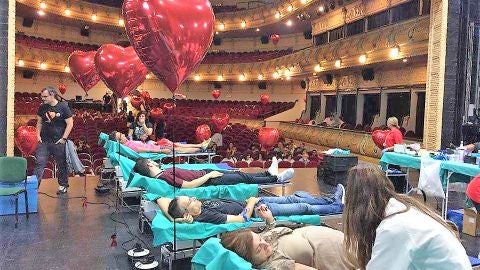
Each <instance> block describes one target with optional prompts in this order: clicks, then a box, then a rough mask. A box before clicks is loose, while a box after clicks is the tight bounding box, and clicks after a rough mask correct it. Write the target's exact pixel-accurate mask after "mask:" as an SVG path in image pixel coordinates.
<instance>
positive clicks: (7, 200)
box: [0, 175, 38, 216]
mask: <svg viewBox="0 0 480 270" xmlns="http://www.w3.org/2000/svg"><path fill="white" fill-rule="evenodd" d="M23 185H24V182H23V181H22V182H20V183H17V184H15V185H12V184H7V183H3V182H1V179H0V187H23ZM27 196H28V212H29V213H36V212H37V211H38V181H37V177H36V176H35V175H32V176H28V178H27ZM18 213H19V214H25V195H24V194H23V193H22V194H20V195H19V196H18ZM14 214H15V197H14V196H1V197H0V216H4V215H14Z"/></svg>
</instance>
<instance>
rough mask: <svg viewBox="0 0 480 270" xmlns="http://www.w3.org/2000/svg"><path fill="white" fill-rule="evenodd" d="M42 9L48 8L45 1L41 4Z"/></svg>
mask: <svg viewBox="0 0 480 270" xmlns="http://www.w3.org/2000/svg"><path fill="white" fill-rule="evenodd" d="M40 8H41V9H46V8H47V4H45V2H44V1H42V2H40Z"/></svg>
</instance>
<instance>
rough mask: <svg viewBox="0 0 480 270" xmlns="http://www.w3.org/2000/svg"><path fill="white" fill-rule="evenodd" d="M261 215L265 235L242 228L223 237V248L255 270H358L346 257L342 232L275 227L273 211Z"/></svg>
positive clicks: (221, 239)
mask: <svg viewBox="0 0 480 270" xmlns="http://www.w3.org/2000/svg"><path fill="white" fill-rule="evenodd" d="M259 215H261V216H262V218H263V219H264V220H265V221H266V223H267V227H266V230H264V231H263V232H262V233H259V234H258V233H255V232H253V231H252V230H250V229H242V230H237V231H233V232H227V233H224V234H222V235H221V236H220V242H221V244H222V246H223V247H225V248H226V249H229V250H230V251H233V252H235V253H237V254H238V255H239V256H240V257H242V258H243V259H245V260H246V261H248V262H250V263H251V264H252V265H253V267H255V269H292V270H294V269H295V270H300V269H306V270H310V269H311V270H313V269H322V270H353V269H355V268H354V267H353V265H351V264H350V263H349V262H348V259H347V257H346V255H345V251H344V249H343V238H344V235H343V233H342V232H340V231H337V230H334V229H331V228H328V227H325V226H306V227H302V228H297V229H294V230H292V229H290V228H285V227H277V228H275V219H274V218H273V215H272V212H271V211H270V210H269V209H266V210H265V211H261V214H259Z"/></svg>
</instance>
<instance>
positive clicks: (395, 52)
mask: <svg viewBox="0 0 480 270" xmlns="http://www.w3.org/2000/svg"><path fill="white" fill-rule="evenodd" d="M399 54H400V48H399V47H398V46H395V47H393V48H391V49H390V58H397V57H398V55H399Z"/></svg>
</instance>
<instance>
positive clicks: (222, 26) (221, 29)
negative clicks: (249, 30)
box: [218, 23, 225, 31]
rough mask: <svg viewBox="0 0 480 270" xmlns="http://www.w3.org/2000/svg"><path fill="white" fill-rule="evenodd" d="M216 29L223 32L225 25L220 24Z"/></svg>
mask: <svg viewBox="0 0 480 270" xmlns="http://www.w3.org/2000/svg"><path fill="white" fill-rule="evenodd" d="M218 28H219V29H220V31H223V30H225V24H224V23H221V24H220V25H219V26H218Z"/></svg>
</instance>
